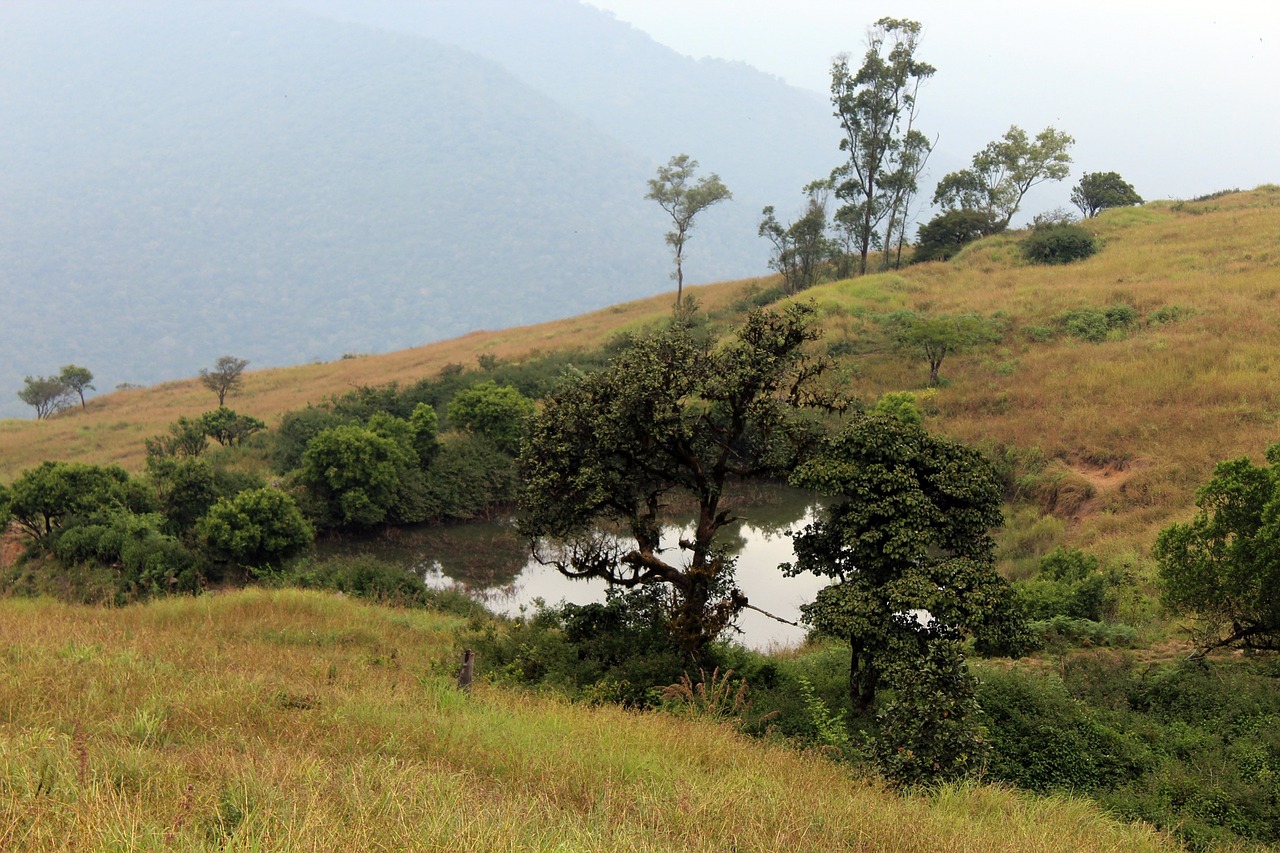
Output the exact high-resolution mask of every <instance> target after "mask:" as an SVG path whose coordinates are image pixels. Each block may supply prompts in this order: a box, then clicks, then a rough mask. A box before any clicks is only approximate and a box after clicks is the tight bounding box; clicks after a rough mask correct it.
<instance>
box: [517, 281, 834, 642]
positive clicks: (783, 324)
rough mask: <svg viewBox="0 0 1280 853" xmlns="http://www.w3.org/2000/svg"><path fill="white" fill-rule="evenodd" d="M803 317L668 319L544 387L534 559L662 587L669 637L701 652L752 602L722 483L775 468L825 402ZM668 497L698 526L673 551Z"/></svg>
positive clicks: (627, 584)
mask: <svg viewBox="0 0 1280 853" xmlns="http://www.w3.org/2000/svg"><path fill="white" fill-rule="evenodd" d="M812 312H813V309H812V308H811V307H807V306H799V305H792V306H789V307H788V308H786V309H784V310H782V311H778V312H775V311H766V310H758V311H754V312H752V313H751V314H750V315H748V317H747V320H746V322H745V324H744V325H743V327H742V328H741V329H740V330H738V332H737V334H736V335H735V336H732V337H729V338H726V339H725V340H723V341H721V342H715V341H710V340H705V339H704V338H703V337H701V336H699V335H697V334H695V333H694V332H693V331H692V330H691V328H690V327H689V326H688V325H686V324H684V323H677V324H675V325H673V326H672V327H671V328H669V329H667V330H665V331H662V332H659V333H657V334H654V335H652V336H649V337H643V338H638V339H635V340H634V341H632V342H631V344H630V346H629V347H627V348H626V349H625V350H623V351H622V352H621V353H620V354H619V355H618V356H617V357H615V358H614V359H613V361H612V362H611V363H610V364H609V366H608V367H607V368H606V369H604V370H603V371H601V372H599V373H595V374H590V375H587V376H584V377H581V378H580V379H578V380H577V381H574V382H572V383H570V384H567V385H565V386H563V387H561V388H560V389H559V390H557V391H556V392H555V393H553V394H552V395H551V396H550V397H549V398H548V399H547V400H546V404H545V406H544V407H543V409H542V410H541V411H540V412H539V413H538V415H537V416H536V417H535V418H534V420H533V425H532V428H531V430H530V437H529V440H528V442H527V443H526V445H525V450H524V453H523V455H522V456H521V469H522V472H521V473H522V475H523V477H522V492H521V521H520V528H521V530H522V532H524V533H525V534H526V535H528V536H529V537H530V539H531V540H532V541H533V543H534V552H535V556H536V557H537V558H538V559H539V560H540V561H542V562H543V563H546V564H550V565H553V566H555V567H556V568H557V569H558V570H559V571H560V572H562V573H563V574H565V575H566V576H568V577H574V578H599V579H601V580H604V581H607V582H608V583H610V584H613V585H615V586H619V587H624V588H628V589H630V588H635V587H642V586H657V587H659V588H662V589H665V590H668V591H669V592H670V593H671V597H672V601H671V620H670V624H669V626H668V627H669V630H670V631H671V634H672V637H673V642H674V643H675V644H676V646H678V647H679V648H680V649H681V650H682V651H683V652H684V653H685V654H686V655H689V656H690V657H698V656H700V655H702V654H703V652H704V651H705V649H706V646H707V644H708V643H709V642H711V641H712V640H713V639H715V638H716V637H717V636H718V635H719V634H720V633H721V632H722V631H723V630H724V629H725V628H726V627H727V626H728V625H730V624H731V623H732V621H733V619H734V618H735V617H736V616H737V615H738V613H739V612H740V611H741V610H742V609H743V608H744V607H747V606H748V602H747V600H746V597H745V596H744V595H743V594H742V592H741V591H740V590H739V589H738V588H737V587H736V586H735V585H734V584H733V561H732V560H731V559H730V558H729V557H728V556H727V554H726V553H725V551H724V549H723V547H722V543H721V541H720V532H721V531H722V529H723V528H724V527H725V526H726V525H728V524H730V523H731V522H732V521H733V520H734V516H733V512H732V509H731V508H730V506H729V502H728V499H727V497H726V489H727V488H728V487H729V486H730V485H731V484H733V483H735V482H739V481H743V480H749V479H752V478H756V477H762V476H768V475H774V476H781V475H784V474H785V473H786V472H787V471H789V470H790V469H791V468H792V467H793V466H794V464H795V461H796V459H797V458H798V457H799V455H800V454H802V453H803V452H804V450H805V449H806V448H808V447H810V446H812V445H813V444H814V442H815V441H816V439H817V427H816V426H815V425H814V423H813V422H812V420H811V419H809V418H806V417H805V410H806V409H812V408H814V407H823V406H825V407H831V406H833V405H834V401H833V400H832V398H831V397H830V395H828V394H826V393H824V391H823V389H822V388H820V387H819V384H818V383H819V378H820V376H821V374H822V372H823V370H824V369H825V367H826V364H825V363H824V362H823V361H820V360H815V359H813V358H811V357H810V356H808V355H807V354H806V352H805V347H806V344H807V343H809V342H810V341H813V340H815V339H816V338H817V333H816V332H815V331H814V330H813V328H812V326H811V315H812ZM676 501H678V502H680V503H681V504H682V505H690V504H691V505H692V506H693V507H694V508H695V509H694V513H695V521H694V524H693V529H692V530H691V531H690V532H689V533H688V534H687V538H682V539H681V540H680V542H679V543H678V547H673V546H672V545H671V544H670V543H668V544H666V545H664V543H663V542H662V541H661V533H662V527H663V523H664V520H665V518H666V516H665V515H664V511H665V509H666V507H667V506H668V505H669V504H670V503H673V502H676ZM613 529H616V530H618V531H619V533H620V536H615V535H611V534H610V533H608V532H606V531H608V530H613Z"/></svg>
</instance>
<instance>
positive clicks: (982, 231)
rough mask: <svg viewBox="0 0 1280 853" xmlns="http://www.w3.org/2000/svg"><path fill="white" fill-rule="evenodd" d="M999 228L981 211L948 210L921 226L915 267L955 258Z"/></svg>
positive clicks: (913, 257)
mask: <svg viewBox="0 0 1280 853" xmlns="http://www.w3.org/2000/svg"><path fill="white" fill-rule="evenodd" d="M997 230H999V227H998V225H997V223H995V222H993V221H992V217H991V216H990V215H988V214H987V213H986V212H985V211H981V210H948V211H946V212H944V213H939V214H938V215H937V216H935V217H934V218H933V219H930V220H929V221H928V222H927V223H925V224H924V225H921V226H920V230H919V232H918V233H917V236H916V249H915V252H914V253H912V255H911V263H913V264H918V263H923V262H925V261H946V260H950V259H951V258H953V257H955V256H956V255H957V254H958V253H959V252H960V250H961V249H963V248H964V247H965V246H967V245H968V244H970V243H972V242H973V241H975V240H978V239H980V238H982V237H985V236H987V235H988V234H994V233H995V232H996V231H997Z"/></svg>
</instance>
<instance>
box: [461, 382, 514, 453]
mask: <svg viewBox="0 0 1280 853" xmlns="http://www.w3.org/2000/svg"><path fill="white" fill-rule="evenodd" d="M534 408H535V407H534V405H533V401H532V400H530V399H529V398H528V397H526V396H524V395H523V394H521V393H520V392H519V391H517V390H516V389H515V388H512V387H511V386H510V385H499V384H497V383H496V382H493V381H492V380H486V381H484V382H481V383H479V384H477V385H475V386H472V387H471V388H467V389H464V390H462V391H459V392H458V393H457V394H455V395H454V397H453V401H452V402H450V403H449V406H448V408H447V409H446V413H447V415H448V418H449V425H450V426H453V427H457V428H459V429H465V430H469V431H471V432H474V433H478V434H480V435H483V436H485V437H486V438H488V439H489V440H490V441H492V442H493V443H494V444H496V445H497V446H498V449H499V450H501V451H503V452H504V453H510V454H512V455H516V454H518V453H519V452H520V442H521V441H522V440H523V439H524V436H525V433H526V431H527V430H528V427H529V419H530V418H532V417H533V413H534Z"/></svg>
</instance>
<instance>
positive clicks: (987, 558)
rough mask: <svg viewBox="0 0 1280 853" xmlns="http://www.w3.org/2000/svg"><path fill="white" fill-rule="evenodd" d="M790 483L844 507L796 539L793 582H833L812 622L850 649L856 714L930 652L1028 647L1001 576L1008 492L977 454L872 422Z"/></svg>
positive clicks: (809, 612)
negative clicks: (999, 534) (950, 646)
mask: <svg viewBox="0 0 1280 853" xmlns="http://www.w3.org/2000/svg"><path fill="white" fill-rule="evenodd" d="M791 482H792V484H793V485H796V486H799V487H801V488H808V489H814V490H815V491H818V492H821V493H823V494H827V495H831V496H833V497H835V498H837V500H838V502H837V503H835V504H833V505H832V506H830V507H829V508H827V509H826V510H824V511H823V513H822V515H821V517H820V518H819V519H818V520H817V521H815V522H814V523H813V524H811V525H809V526H808V527H806V528H805V529H804V530H802V531H800V532H799V533H797V534H795V535H794V539H795V552H796V559H795V562H794V563H793V564H791V565H789V566H787V567H784V570H785V571H786V573H788V574H791V575H795V574H799V573H800V572H810V573H812V574H815V575H818V576H820V577H827V578H831V579H832V580H833V583H832V584H831V585H830V586H828V587H826V588H824V589H823V590H822V591H820V592H819V593H818V596H817V598H816V600H815V601H814V602H813V603H811V604H809V605H806V606H805V607H804V608H803V612H804V615H805V619H806V620H807V621H809V622H810V623H811V624H812V625H813V626H814V627H815V628H816V629H818V630H819V631H820V632H822V633H824V634H827V635H830V636H833V637H839V638H842V639H844V640H847V641H848V642H849V644H850V649H851V665H850V675H849V691H850V695H851V697H852V699H853V701H854V703H855V704H856V705H858V706H859V707H861V708H864V709H865V708H868V707H870V706H871V704H872V703H873V702H874V701H875V697H876V691H877V689H878V687H879V683H880V680H881V676H882V674H883V673H884V672H885V671H886V668H887V667H889V666H890V665H891V664H892V663H894V662H901V661H903V660H906V661H907V662H908V669H909V668H910V661H911V660H915V659H917V658H920V657H921V656H922V655H923V654H924V652H925V650H926V649H927V647H928V645H929V644H930V643H932V642H935V641H951V640H954V639H956V638H957V637H959V636H962V635H964V634H970V635H973V636H976V637H977V638H978V640H979V645H980V646H981V647H983V648H991V649H997V648H1000V649H1016V648H1017V647H1018V646H1019V645H1020V644H1021V643H1022V641H1023V636H1022V632H1023V630H1024V629H1023V628H1022V623H1021V619H1020V617H1019V616H1018V613H1017V611H1016V608H1015V605H1014V599H1013V595H1012V590H1011V588H1010V586H1009V584H1008V583H1007V582H1006V581H1005V580H1003V579H1002V578H1001V577H1000V576H999V575H998V574H996V571H995V568H994V562H995V540H994V539H993V538H992V536H991V531H993V530H994V529H996V528H998V527H999V526H1000V525H1001V524H1002V522H1003V516H1002V513H1001V498H1002V493H1001V488H1000V483H999V480H998V478H997V477H996V475H995V472H994V471H993V470H992V468H991V466H990V464H989V463H988V462H987V461H986V460H985V459H983V458H982V456H981V455H980V454H979V453H978V452H977V451H975V450H972V449H970V448H968V447H965V446H963V445H960V444H957V443H955V442H952V441H948V440H946V439H943V438H937V437H934V436H932V435H930V434H929V433H928V432H926V431H925V430H924V429H922V428H921V427H919V426H917V425H915V424H911V423H906V422H904V421H902V420H899V419H898V418H894V417H891V416H887V415H869V416H864V417H859V418H858V419H856V420H854V421H853V422H852V423H850V424H849V425H848V426H847V427H846V428H845V429H844V430H843V431H841V432H840V433H839V434H837V435H835V436H834V437H832V438H831V439H829V440H828V441H827V442H826V443H825V444H824V445H823V446H822V448H821V449H820V450H819V452H818V453H817V454H815V456H814V457H813V458H812V459H810V460H808V461H806V462H804V463H802V464H801V465H800V466H799V467H798V468H797V469H796V471H795V473H794V474H793V475H792V477H791Z"/></svg>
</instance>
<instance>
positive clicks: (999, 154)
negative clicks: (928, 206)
mask: <svg viewBox="0 0 1280 853" xmlns="http://www.w3.org/2000/svg"><path fill="white" fill-rule="evenodd" d="M1073 144H1075V140H1074V139H1073V138H1071V137H1070V136H1069V135H1067V134H1065V133H1062V132H1060V131H1057V130H1054V129H1053V128H1052V127H1046V128H1045V129H1044V130H1042V131H1040V132H1039V133H1038V134H1036V138H1035V139H1034V140H1033V139H1031V138H1029V137H1028V136H1027V132H1026V131H1025V130H1023V129H1022V128H1020V127H1018V126H1017V125H1013V126H1011V127H1010V128H1009V129H1008V130H1007V131H1005V134H1004V136H1003V137H1001V138H1000V139H997V140H995V141H994V142H990V143H988V144H987V147H986V148H983V149H982V150H981V151H979V152H978V153H977V154H974V155H973V166H972V167H971V168H969V169H962V170H961V171H959V172H952V173H950V174H949V175H946V176H945V177H943V179H942V180H941V181H939V182H938V186H937V189H936V190H935V191H934V194H933V203H934V204H937V205H941V206H942V207H943V208H944V209H946V210H955V209H961V210H980V211H983V212H984V213H986V214H987V216H988V218H989V219H990V220H991V222H992V223H993V224H994V226H993V227H994V229H995V230H996V231H1001V230H1004V229H1005V228H1008V227H1009V223H1010V222H1011V221H1012V220H1013V215H1014V214H1015V213H1017V212H1018V208H1019V207H1020V206H1021V205H1022V197H1023V196H1025V195H1026V194H1027V191H1028V190H1030V189H1031V188H1032V187H1034V186H1037V185H1039V184H1042V183H1044V182H1045V181H1060V180H1062V179H1063V178H1065V177H1066V176H1067V173H1068V172H1069V171H1070V168H1071V155H1070V153H1068V149H1070V148H1071V146H1072V145H1073Z"/></svg>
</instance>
